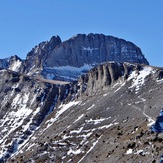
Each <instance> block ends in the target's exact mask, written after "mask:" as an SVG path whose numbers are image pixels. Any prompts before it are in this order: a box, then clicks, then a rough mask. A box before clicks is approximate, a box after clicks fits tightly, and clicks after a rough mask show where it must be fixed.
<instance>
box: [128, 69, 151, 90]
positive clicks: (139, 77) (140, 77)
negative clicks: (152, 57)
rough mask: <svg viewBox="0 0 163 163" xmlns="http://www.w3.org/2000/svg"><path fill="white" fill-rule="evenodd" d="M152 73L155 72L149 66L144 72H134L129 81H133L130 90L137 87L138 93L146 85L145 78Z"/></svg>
mask: <svg viewBox="0 0 163 163" xmlns="http://www.w3.org/2000/svg"><path fill="white" fill-rule="evenodd" d="M151 73H154V70H153V68H152V67H149V66H145V67H144V68H143V70H141V71H139V73H137V72H136V71H133V72H132V73H131V75H130V77H129V78H128V81H129V80H131V79H132V80H133V81H132V86H131V87H129V88H134V87H135V88H136V89H135V90H136V91H138V90H139V89H140V87H142V86H143V85H144V83H145V78H146V77H147V76H148V75H149V74H151Z"/></svg>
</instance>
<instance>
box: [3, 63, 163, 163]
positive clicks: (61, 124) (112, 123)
mask: <svg viewBox="0 0 163 163" xmlns="http://www.w3.org/2000/svg"><path fill="white" fill-rule="evenodd" d="M0 75H1V85H0V90H1V98H0V100H1V101H0V105H1V106H0V108H1V117H0V121H1V124H2V125H1V126H0V127H1V131H0V132H1V133H0V135H1V141H0V157H1V162H3V161H5V162H48V163H49V162H56V163H57V162H58V163H60V162H65V163H66V162H72V163H76V162H81V163H82V162H83V163H84V162H90V163H93V162H102V163H108V162H109V163H113V162H140V161H142V162H152V161H153V162H159V160H160V158H159V156H160V155H161V154H162V152H163V151H162V142H163V141H162V140H163V135H162V134H159V135H157V134H155V133H153V132H151V130H150V125H151V124H152V123H154V122H155V119H156V117H157V116H158V114H159V111H160V109H161V108H162V97H163V91H162V90H163V80H162V78H163V69H161V68H155V67H151V66H147V65H139V64H129V63H116V62H111V63H109V62H108V63H104V64H101V65H100V66H98V67H95V68H93V69H91V70H90V71H89V72H88V73H87V74H85V75H82V76H81V77H80V79H79V80H78V82H73V83H66V84H65V85H56V84H52V83H49V82H48V81H46V82H45V81H40V80H38V79H32V78H30V77H27V76H22V75H19V74H18V73H13V72H11V71H10V72H9V71H7V70H1V71H0ZM8 101H10V103H8ZM22 109H23V110H22Z"/></svg>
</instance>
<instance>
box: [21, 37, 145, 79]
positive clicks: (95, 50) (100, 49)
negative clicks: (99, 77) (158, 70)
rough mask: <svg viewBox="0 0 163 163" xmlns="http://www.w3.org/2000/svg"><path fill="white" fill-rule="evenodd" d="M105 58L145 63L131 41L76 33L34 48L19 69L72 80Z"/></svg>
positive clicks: (139, 51)
mask: <svg viewBox="0 0 163 163" xmlns="http://www.w3.org/2000/svg"><path fill="white" fill-rule="evenodd" d="M106 61H115V62H130V63H140V64H148V61H147V60H146V58H145V57H144V55H143V54H142V52H141V50H140V48H138V47H137V46H136V45H134V44H133V43H131V42H128V41H125V40H123V39H119V38H116V37H112V36H105V35H103V34H89V35H85V34H78V35H77V36H75V37H72V38H70V39H69V40H67V41H64V42H61V39H60V38H59V36H57V37H52V39H51V40H50V41H49V42H43V43H41V44H39V45H38V46H36V47H35V48H33V49H32V51H31V52H30V53H29V54H28V55H27V58H26V60H25V62H24V64H23V65H24V66H23V69H22V72H24V73H26V74H30V75H34V76H43V77H44V78H47V79H59V80H69V81H72V80H76V79H77V78H78V77H79V76H80V74H81V73H82V72H85V71H88V70H89V69H90V68H92V67H94V66H97V65H99V64H100V63H103V62H106ZM75 68H76V69H75ZM72 69H74V70H76V71H75V72H74V70H73V71H72Z"/></svg>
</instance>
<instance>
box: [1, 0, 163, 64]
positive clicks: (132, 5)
mask: <svg viewBox="0 0 163 163" xmlns="http://www.w3.org/2000/svg"><path fill="white" fill-rule="evenodd" d="M77 33H86V34H88V33H103V34H106V35H112V36H116V37H119V38H123V39H126V40H128V41H131V42H133V43H135V44H136V45H137V46H139V47H140V48H141V49H142V52H143V53H144V54H145V57H146V58H147V59H148V61H149V62H150V64H151V65H154V66H161V67H163V0H157V1H153V0H133V1H132V0H101V1H100V0H81V1H79V0H69V1H68V0H46V1H45V0H4V1H1V2H0V58H6V57H9V56H11V55H15V54H16V55H18V56H19V57H21V58H23V59H24V58H25V57H26V54H27V53H28V52H29V51H30V50H31V49H32V48H33V47H34V46H35V45H37V44H39V43H40V42H42V41H47V40H50V38H51V37H52V36H54V35H59V36H60V37H61V39H62V40H63V41H64V40H66V39H68V38H70V37H72V36H73V35H76V34H77Z"/></svg>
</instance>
